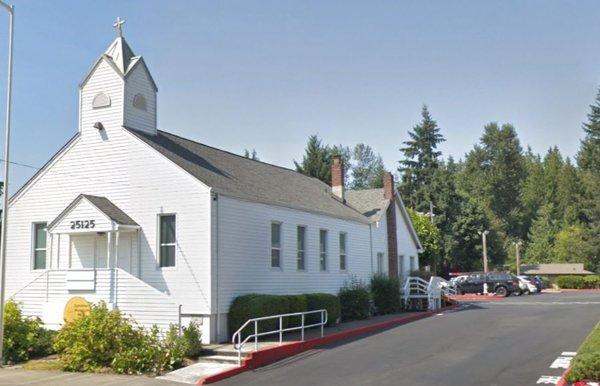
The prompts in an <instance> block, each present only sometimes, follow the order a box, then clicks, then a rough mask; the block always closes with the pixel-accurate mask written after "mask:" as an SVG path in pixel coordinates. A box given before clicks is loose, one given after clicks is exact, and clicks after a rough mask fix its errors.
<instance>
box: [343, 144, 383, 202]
mask: <svg viewBox="0 0 600 386" xmlns="http://www.w3.org/2000/svg"><path fill="white" fill-rule="evenodd" d="M352 156H353V157H352V158H353V159H354V165H353V167H352V182H351V184H350V188H351V189H353V190H360V189H371V188H382V187H383V174H384V172H385V168H384V165H383V159H382V158H381V156H380V155H379V154H375V152H373V149H371V146H369V145H365V144H364V143H359V144H358V145H356V146H354V150H353V152H352Z"/></svg>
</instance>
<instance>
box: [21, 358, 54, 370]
mask: <svg viewBox="0 0 600 386" xmlns="http://www.w3.org/2000/svg"><path fill="white" fill-rule="evenodd" d="M23 368H24V369H25V370H46V371H53V370H57V371H61V370H62V367H61V365H60V362H59V361H58V359H56V358H54V359H32V360H30V361H27V362H25V363H23Z"/></svg>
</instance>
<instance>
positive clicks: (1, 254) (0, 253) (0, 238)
mask: <svg viewBox="0 0 600 386" xmlns="http://www.w3.org/2000/svg"><path fill="white" fill-rule="evenodd" d="M0 5H1V6H2V7H3V8H4V9H5V10H6V11H8V14H9V24H8V80H7V84H6V88H7V90H6V123H5V127H6V132H5V139H4V188H3V194H2V198H3V200H2V202H3V207H2V228H1V229H0V231H1V235H0V366H1V365H3V364H4V290H5V284H6V280H5V278H6V240H7V239H6V234H7V233H8V226H7V225H8V166H9V160H10V157H9V152H10V122H11V107H12V80H13V30H14V20H13V19H14V16H15V7H14V5H8V4H6V3H5V2H4V1H2V0H0Z"/></svg>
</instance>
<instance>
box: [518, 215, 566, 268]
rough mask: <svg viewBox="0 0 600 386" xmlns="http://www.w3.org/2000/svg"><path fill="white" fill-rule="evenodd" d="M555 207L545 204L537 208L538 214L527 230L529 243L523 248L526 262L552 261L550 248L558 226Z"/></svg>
mask: <svg viewBox="0 0 600 386" xmlns="http://www.w3.org/2000/svg"><path fill="white" fill-rule="evenodd" d="M555 217H556V214H555V208H554V206H553V205H552V204H546V205H544V206H542V207H541V208H540V210H539V213H538V216H537V218H536V219H535V221H534V222H533V225H532V226H531V229H530V230H529V244H528V245H527V249H526V250H525V255H524V261H525V262H527V263H535V264H538V263H550V262H552V261H553V258H552V248H553V247H554V240H555V238H556V233H557V232H558V230H559V227H558V226H557V224H556V220H555Z"/></svg>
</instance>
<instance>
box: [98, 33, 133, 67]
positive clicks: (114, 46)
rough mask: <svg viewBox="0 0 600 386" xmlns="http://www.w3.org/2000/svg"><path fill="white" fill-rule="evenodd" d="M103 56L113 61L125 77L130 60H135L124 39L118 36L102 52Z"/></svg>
mask: <svg viewBox="0 0 600 386" xmlns="http://www.w3.org/2000/svg"><path fill="white" fill-rule="evenodd" d="M104 54H105V55H106V56H108V57H110V59H111V60H112V61H113V63H114V64H115V65H116V66H117V68H118V69H119V70H121V73H122V74H123V75H125V74H126V73H127V70H128V69H129V68H130V64H131V62H132V60H133V59H134V58H135V54H134V53H133V50H132V49H131V47H129V44H127V42H126V41H125V38H124V37H122V36H118V37H117V38H116V39H115V40H114V41H113V42H112V43H111V45H110V46H109V47H108V49H107V50H106V51H105V52H104Z"/></svg>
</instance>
